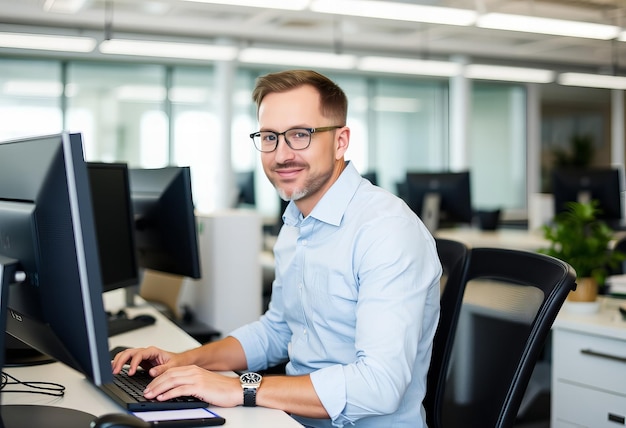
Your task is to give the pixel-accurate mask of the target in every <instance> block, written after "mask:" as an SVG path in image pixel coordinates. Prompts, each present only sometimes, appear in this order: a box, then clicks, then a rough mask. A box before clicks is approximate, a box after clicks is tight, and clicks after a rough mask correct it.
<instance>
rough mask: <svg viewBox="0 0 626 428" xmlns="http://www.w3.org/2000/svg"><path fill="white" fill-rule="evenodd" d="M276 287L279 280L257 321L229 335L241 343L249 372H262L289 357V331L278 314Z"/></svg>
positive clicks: (278, 295) (278, 296) (279, 294)
mask: <svg viewBox="0 0 626 428" xmlns="http://www.w3.org/2000/svg"><path fill="white" fill-rule="evenodd" d="M279 288H280V284H279V283H278V281H274V285H273V290H274V291H273V293H272V294H273V296H272V302H271V303H270V307H269V309H268V311H267V312H266V313H265V314H264V315H263V316H262V317H261V318H260V319H259V320H258V321H255V322H253V323H251V324H247V325H245V326H243V327H240V328H238V329H236V330H234V331H233V332H231V333H230V334H229V335H230V336H232V337H234V338H235V339H237V340H238V341H239V343H241V346H242V347H243V350H244V353H245V354H246V360H247V363H248V370H264V369H266V368H268V367H271V366H274V365H276V364H278V363H280V362H283V361H285V360H286V359H287V358H288V354H287V349H288V347H287V344H288V343H289V340H290V338H291V330H290V329H289V326H288V325H287V323H286V322H285V321H284V317H283V316H282V315H281V311H282V299H281V293H279V292H277V289H279Z"/></svg>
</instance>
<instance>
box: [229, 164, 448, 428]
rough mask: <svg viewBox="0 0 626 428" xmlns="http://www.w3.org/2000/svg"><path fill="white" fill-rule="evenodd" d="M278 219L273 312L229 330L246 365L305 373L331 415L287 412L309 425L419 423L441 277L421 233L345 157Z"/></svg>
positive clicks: (428, 239)
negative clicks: (306, 199) (339, 169)
mask: <svg viewBox="0 0 626 428" xmlns="http://www.w3.org/2000/svg"><path fill="white" fill-rule="evenodd" d="M283 218H284V221H285V225H284V226H283V227H282V229H281V231H280V234H279V236H278V239H277V241H276V245H275V247H274V255H275V260H276V280H275V281H274V283H273V289H272V299H271V302H270V306H269V309H268V311H267V312H266V313H265V314H264V315H263V316H262V317H261V319H260V320H259V321H257V322H254V323H252V324H249V325H247V326H244V327H242V328H240V329H237V330H235V331H234V332H233V333H231V335H232V336H234V337H235V338H237V339H238V340H239V341H240V342H241V344H242V346H243V348H244V351H245V354H246V358H247V362H248V369H249V370H261V369H264V368H266V367H268V366H271V365H274V364H276V363H278V362H280V361H281V360H285V359H287V358H289V364H288V365H287V373H288V374H291V375H302V374H309V373H310V375H311V380H312V382H313V386H314V387H315V391H316V393H317V395H318V397H319V398H320V400H321V402H322V404H323V405H324V408H325V409H326V411H327V412H328V414H329V415H330V418H331V419H330V420H329V419H309V418H302V417H298V416H294V418H295V419H297V420H298V421H300V422H301V423H303V424H304V425H306V426H311V427H343V426H344V425H348V426H350V425H354V426H356V427H361V428H362V427H376V428H381V427H394V428H398V427H411V428H419V427H426V422H425V415H424V410H423V407H422V405H421V403H422V400H423V398H424V394H425V390H426V373H427V371H428V367H429V363H430V356H431V351H432V341H433V336H434V334H435V329H436V327H437V322H438V319H439V278H440V276H441V265H440V263H439V258H438V256H437V250H436V245H435V242H434V239H433V238H432V236H431V235H430V233H429V232H428V230H427V229H426V227H425V226H424V225H423V224H422V222H421V221H420V220H419V219H418V218H417V216H416V215H415V214H414V213H413V212H412V211H411V210H410V209H409V208H408V207H407V206H406V204H405V203H404V202H403V201H402V200H400V199H399V198H397V197H396V196H394V195H392V194H391V193H389V192H387V191H386V190H383V189H381V188H379V187H376V186H373V185H371V184H370V183H369V181H367V180H365V179H362V178H361V176H360V175H359V173H358V172H357V171H356V169H355V168H354V166H353V165H352V164H351V163H350V162H348V164H347V165H346V168H345V170H344V171H343V173H342V174H341V176H340V177H339V179H338V180H337V181H336V182H335V183H334V184H333V186H332V187H331V188H330V189H329V190H328V192H327V193H326V194H325V195H324V196H323V198H322V199H321V200H320V201H319V203H318V204H317V205H316V206H315V208H314V209H313V211H312V212H311V214H310V215H309V216H307V217H306V218H303V217H302V214H301V213H300V212H299V211H298V208H297V207H296V205H295V204H294V203H291V204H289V206H288V207H287V209H286V210H285V214H284V216H283ZM262 387H263V386H262V385H261V388H262Z"/></svg>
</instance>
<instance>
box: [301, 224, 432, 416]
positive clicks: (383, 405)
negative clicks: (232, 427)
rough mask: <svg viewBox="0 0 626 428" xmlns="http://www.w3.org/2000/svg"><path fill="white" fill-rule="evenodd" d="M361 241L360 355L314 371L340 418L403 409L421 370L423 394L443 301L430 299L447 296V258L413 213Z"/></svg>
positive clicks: (322, 397)
mask: <svg viewBox="0 0 626 428" xmlns="http://www.w3.org/2000/svg"><path fill="white" fill-rule="evenodd" d="M358 244H359V245H358V246H356V247H358V250H356V251H355V253H354V263H355V273H356V275H357V277H358V283H359V285H358V289H359V291H358V303H357V305H356V311H357V315H356V317H357V318H356V333H355V348H356V355H357V358H356V360H355V361H354V362H352V363H350V364H345V365H335V366H330V367H327V368H324V369H321V370H318V371H316V372H314V373H312V374H311V379H312V381H313V385H314V387H315V390H316V392H317V394H318V396H319V398H320V400H321V401H322V403H323V405H324V407H325V409H326V411H327V412H328V413H329V415H330V417H331V419H332V420H333V425H335V426H343V425H345V424H350V423H353V422H354V421H356V420H358V419H360V418H362V417H366V416H372V415H383V414H390V413H393V412H395V411H396V410H397V409H398V407H399V406H400V404H401V402H402V399H403V397H404V395H405V392H406V390H407V388H408V386H409V384H411V382H412V381H416V380H415V379H413V376H420V377H422V378H423V379H422V380H418V381H417V383H418V384H419V388H421V389H422V394H423V392H424V391H425V377H426V373H427V370H428V365H429V361H430V353H431V348H432V335H433V334H434V330H435V328H436V323H437V319H438V306H437V308H433V307H429V305H431V306H432V305H433V304H434V303H433V301H434V300H435V299H436V304H437V305H438V303H439V300H438V290H439V277H440V275H441V265H440V263H439V259H438V257H437V253H436V248H435V245H434V242H433V239H432V237H431V236H430V235H429V234H428V233H427V232H426V231H425V229H423V228H421V227H420V226H418V225H416V223H415V222H414V221H412V219H407V218H402V217H399V218H393V219H389V218H386V219H385V221H384V222H381V223H380V224H379V223H376V224H372V225H370V227H369V228H368V230H367V231H366V233H363V234H361V235H360V237H359V242H358ZM435 288H436V291H435ZM435 293H436V296H435ZM416 368H417V370H416Z"/></svg>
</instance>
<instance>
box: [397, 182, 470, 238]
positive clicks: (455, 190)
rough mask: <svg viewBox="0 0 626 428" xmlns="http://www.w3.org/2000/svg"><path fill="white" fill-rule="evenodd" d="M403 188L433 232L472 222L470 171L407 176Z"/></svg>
mask: <svg viewBox="0 0 626 428" xmlns="http://www.w3.org/2000/svg"><path fill="white" fill-rule="evenodd" d="M400 188H401V189H402V191H403V192H405V194H406V196H405V197H406V202H407V204H408V205H409V207H410V208H411V209H412V210H413V211H414V212H415V213H416V214H417V215H418V216H420V218H421V219H422V221H423V222H424V224H425V225H426V226H427V227H428V229H429V230H430V231H431V232H435V231H436V230H437V229H438V228H439V227H451V226H456V225H458V224H471V222H472V214H473V212H472V198H471V191H470V173H469V171H462V172H407V174H406V183H405V185H404V186H402V185H401V186H399V189H400Z"/></svg>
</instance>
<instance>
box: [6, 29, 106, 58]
mask: <svg viewBox="0 0 626 428" xmlns="http://www.w3.org/2000/svg"><path fill="white" fill-rule="evenodd" d="M0 47H3V48H13V49H36V50H46V51H63V52H83V53H87V52H91V51H93V50H94V48H95V47H96V39H94V38H92V37H78V36H58V35H52V34H27V33H5V32H2V33H0Z"/></svg>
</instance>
